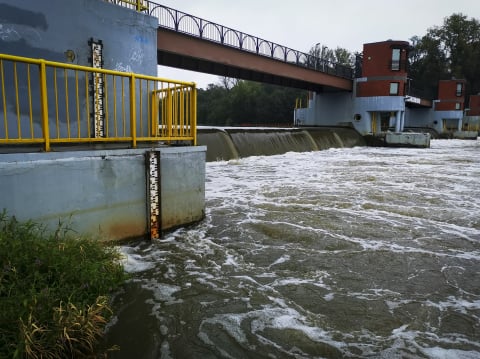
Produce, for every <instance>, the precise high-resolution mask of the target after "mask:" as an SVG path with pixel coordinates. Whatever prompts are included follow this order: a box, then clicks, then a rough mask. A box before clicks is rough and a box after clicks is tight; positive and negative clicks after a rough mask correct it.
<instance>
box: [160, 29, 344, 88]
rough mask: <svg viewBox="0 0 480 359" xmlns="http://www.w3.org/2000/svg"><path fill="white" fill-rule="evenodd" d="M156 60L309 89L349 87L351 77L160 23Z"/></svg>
mask: <svg viewBox="0 0 480 359" xmlns="http://www.w3.org/2000/svg"><path fill="white" fill-rule="evenodd" d="M157 49H158V64H159V65H165V66H173V67H178V68H183V69H186V70H192V71H199V72H205V73H210V74H214V75H219V76H228V77H235V78H240V79H244V80H252V81H260V82H267V83H272V84H277V85H282V86H287V87H296V88H302V89H306V90H311V91H317V92H323V91H352V86H353V81H352V80H351V79H348V78H344V77H339V76H336V75H332V74H329V73H327V72H321V71H318V70H317V71H316V70H314V69H309V68H307V67H301V66H298V65H297V64H295V63H289V62H284V61H279V60H277V59H274V58H271V57H266V56H262V55H257V54H254V53H250V52H248V51H242V50H239V49H237V48H233V47H230V46H225V45H221V44H217V43H215V42H212V41H208V40H203V39H200V38H196V37H193V36H189V35H186V34H182V33H179V32H175V31H171V30H168V29H165V28H162V27H160V28H159V29H158V37H157Z"/></svg>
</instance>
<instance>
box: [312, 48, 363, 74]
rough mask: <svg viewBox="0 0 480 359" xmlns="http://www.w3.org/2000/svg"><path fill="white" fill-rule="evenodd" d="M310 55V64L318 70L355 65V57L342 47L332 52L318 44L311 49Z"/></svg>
mask: <svg viewBox="0 0 480 359" xmlns="http://www.w3.org/2000/svg"><path fill="white" fill-rule="evenodd" d="M308 54H309V55H310V56H309V64H310V65H312V66H315V65H316V68H318V69H321V68H322V67H321V66H325V65H329V66H332V65H333V64H339V65H345V66H349V67H353V66H354V64H355V56H354V55H353V54H352V53H351V52H350V51H348V50H347V49H344V48H341V47H337V48H336V49H334V50H332V49H329V48H328V47H327V46H325V45H320V43H317V44H315V45H314V46H312V47H311V48H310V50H309V52H308Z"/></svg>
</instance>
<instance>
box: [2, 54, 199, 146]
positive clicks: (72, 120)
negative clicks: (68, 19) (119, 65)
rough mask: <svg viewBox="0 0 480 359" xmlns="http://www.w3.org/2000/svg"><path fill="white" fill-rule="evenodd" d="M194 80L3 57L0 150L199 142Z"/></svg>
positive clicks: (8, 56) (9, 56)
mask: <svg viewBox="0 0 480 359" xmlns="http://www.w3.org/2000/svg"><path fill="white" fill-rule="evenodd" d="M196 99H197V97H196V87H195V83H190V82H181V81H174V80H168V79H162V78H157V77H152V76H144V75H138V74H133V73H125V72H119V71H112V70H106V69H98V68H92V67H86V66H78V65H72V64H64V63H57V62H51V61H45V60H38V59H31V58H24V57H17V56H11V55H5V54H0V145H32V144H40V145H41V146H42V147H43V149H44V150H45V151H50V148H51V146H52V145H53V144H67V145H72V144H102V143H103V144H106V143H116V144H117V146H118V145H119V144H121V143H123V145H124V146H127V147H134V148H135V147H137V144H138V143H139V142H147V143H150V142H156V143H164V144H170V143H172V142H182V143H183V142H186V143H191V144H194V145H195V144H196Z"/></svg>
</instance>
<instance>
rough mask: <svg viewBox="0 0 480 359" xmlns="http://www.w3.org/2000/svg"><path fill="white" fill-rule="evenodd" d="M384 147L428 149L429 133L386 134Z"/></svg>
mask: <svg viewBox="0 0 480 359" xmlns="http://www.w3.org/2000/svg"><path fill="white" fill-rule="evenodd" d="M385 145H386V146H392V147H420V148H429V147H430V134H429V133H414V132H386V133H385Z"/></svg>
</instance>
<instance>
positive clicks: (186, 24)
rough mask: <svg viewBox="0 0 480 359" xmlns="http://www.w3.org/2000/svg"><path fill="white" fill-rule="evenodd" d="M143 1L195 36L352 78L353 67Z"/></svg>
mask: <svg viewBox="0 0 480 359" xmlns="http://www.w3.org/2000/svg"><path fill="white" fill-rule="evenodd" d="M106 1H110V2H114V3H117V4H119V5H122V3H124V2H125V1H122V0H106ZM132 1H133V0H132ZM136 1H139V0H136ZM143 4H146V5H143V6H144V7H145V10H144V11H145V12H148V14H149V15H151V16H154V17H156V18H157V19H158V26H159V27H162V28H165V29H169V30H173V31H175V32H179V33H183V34H186V35H189V36H194V37H197V38H200V39H202V40H207V41H212V42H215V43H219V44H222V45H225V46H230V47H233V48H236V49H238V50H242V51H246V52H250V53H255V54H257V55H260V56H266V57H270V58H272V59H275V60H279V61H282V62H286V63H289V64H291V65H295V66H300V67H303V68H308V69H310V70H314V71H318V72H323V73H327V74H329V75H334V76H339V77H342V78H347V79H353V76H354V71H353V68H352V67H350V66H347V65H342V64H338V63H335V62H332V61H329V60H327V59H323V58H320V57H317V56H313V55H311V54H307V53H304V52H301V51H298V50H294V49H291V48H289V47H286V46H283V45H280V44H277V43H275V42H272V41H268V40H265V39H262V38H259V37H257V36H253V35H250V34H247V33H244V32H242V31H238V30H235V29H232V28H229V27H227V26H223V25H220V24H217V23H214V22H212V21H208V20H205V19H202V18H199V17H197V16H194V15H190V14H187V13H185V12H182V11H179V10H175V9H172V8H170V7H167V6H164V5H160V4H157V3H155V2H152V1H150V0H143ZM123 6H125V5H123Z"/></svg>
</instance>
